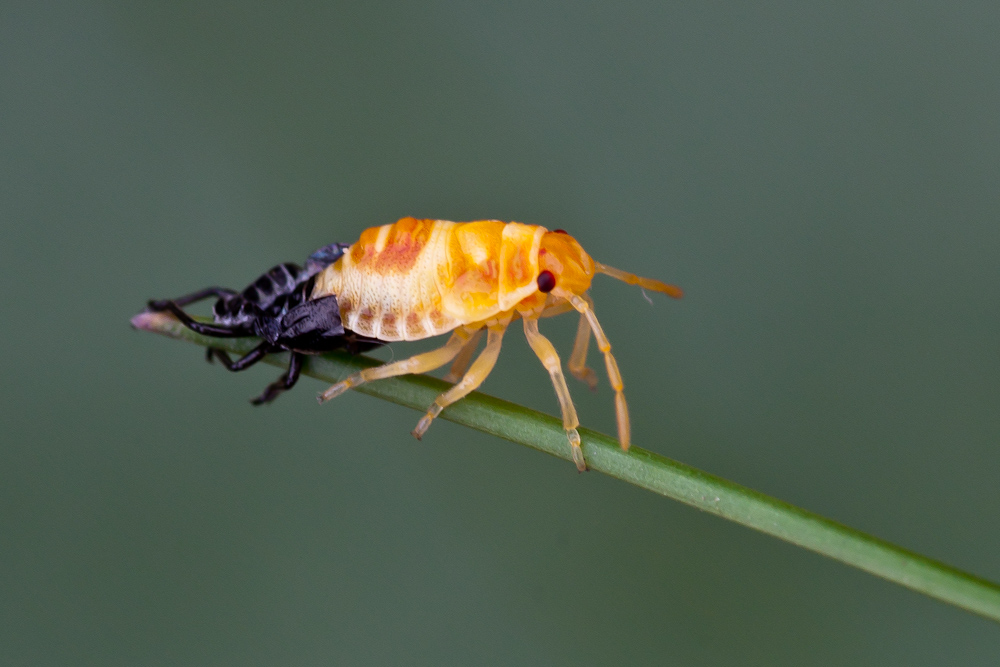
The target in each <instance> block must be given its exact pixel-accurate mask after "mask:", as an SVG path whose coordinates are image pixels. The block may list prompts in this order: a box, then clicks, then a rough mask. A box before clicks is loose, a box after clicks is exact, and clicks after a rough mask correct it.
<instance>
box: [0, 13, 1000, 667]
mask: <svg viewBox="0 0 1000 667" xmlns="http://www.w3.org/2000/svg"><path fill="white" fill-rule="evenodd" d="M998 26H1000V6H998V5H996V4H994V3H985V2H983V3H979V2H947V3H946V2H937V3H926V2H925V3H905V5H898V6H895V7H894V8H893V7H890V6H889V4H888V3H879V4H874V5H873V4H872V3H864V2H853V3H835V4H834V5H829V4H826V5H820V4H818V3H814V4H811V5H802V4H800V3H788V2H785V3H782V2H765V3H756V4H755V6H754V7H749V6H747V5H746V4H744V3H736V2H700V3H687V4H684V5H668V4H667V3H662V2H647V3H642V2H632V3H626V4H620V3H612V2H605V3H568V2H566V3H557V2H547V3H534V2H523V3H518V2H505V3H496V4H486V3H475V4H472V3H457V2H426V3H384V4H383V3H330V2H325V3H318V2H308V3H307V2H284V3H272V4H263V3H249V2H243V3H237V2H178V1H176V0H174V1H172V2H164V1H159V2H144V3H132V2H114V1H110V0H109V1H106V2H97V1H91V2H88V1H85V0H81V1H79V2H66V1H59V0H56V1H54V2H46V3H28V2H10V1H8V2H4V3H3V4H2V5H0V165H2V178H0V219H2V226H0V252H2V262H0V279H2V281H3V289H2V290H0V307H2V313H3V316H2V317H0V330H2V331H3V347H4V353H3V354H2V356H0V368H2V371H0V372H2V378H3V382H2V384H0V398H2V408H0V418H2V427H3V434H4V437H3V446H2V450H0V451H2V458H0V460H2V465H0V535H2V537H0V662H2V663H4V664H12V665H13V664H18V665H29V664H38V665H41V664H75V665H84V664H92V665H175V664H188V665H221V664H234V665H235V664H241V665H242V664H293V665H299V664H301V665H310V664H317V665H318V664H449V663H451V664H456V663H464V664H472V663H490V664H552V665H569V664H612V663H617V664H680V665H746V664H753V665H802V664H810V665H846V664H850V665H885V664H907V665H940V664H946V663H950V664H962V665H975V664H982V665H986V664H996V659H997V656H998V655H1000V628H997V627H996V626H995V625H994V624H992V623H990V622H987V621H985V620H982V619H979V618H978V617H975V616H972V615H970V614H968V613H966V612H963V611H959V610H956V609H953V608H950V607H947V606H945V605H943V604H940V603H938V602H935V601H932V600H929V599H927V598H924V597H921V596H919V595H917V594H914V593H911V592H909V591H907V590H904V589H902V588H900V587H897V586H894V585H890V584H887V583H885V582H883V581H881V580H878V579H876V578H874V577H872V576H869V575H867V574H864V573H861V572H857V571H854V570H852V569H849V568H847V567H845V566H842V565H840V564H837V563H834V562H832V561H829V560H826V559H824V558H821V557H819V556H816V555H814V554H812V553H808V552H805V551H803V550H801V549H798V548H795V547H792V546H789V545H786V544H784V543H781V542H778V541H776V540H774V539H772V538H768V537H764V536H761V535H758V534H755V533H752V532H751V531H749V530H746V529H744V528H741V527H738V526H735V525H732V524H728V523H726V522H724V521H722V520H720V519H717V518H714V517H711V516H708V515H703V514H700V513H698V512H696V511H694V510H691V509H689V508H686V507H684V506H681V505H679V504H677V503H674V502H672V501H669V500H666V499H664V498H660V497H656V496H654V495H652V494H650V493H647V492H643V491H639V490H636V489H634V488H632V487H629V486H628V485H625V484H623V483H620V482H617V481H614V480H611V479H608V478H604V477H602V476H600V475H597V474H587V475H578V474H577V473H576V471H575V469H574V468H573V466H572V465H571V464H570V463H567V462H564V461H558V460H555V459H551V458H549V457H546V456H544V455H541V454H538V453H536V452H533V451H530V450H527V449H525V448H521V447H517V446H514V445H511V444H509V443H506V442H502V441H499V440H496V439H493V438H490V437H487V436H485V435H482V434H479V433H476V432H471V431H468V430H465V429H462V428H460V427H457V426H455V425H452V424H449V423H445V422H439V423H437V424H435V426H434V427H433V429H432V430H431V432H430V433H429V434H428V437H426V438H425V439H424V441H423V442H421V443H417V442H416V441H414V440H413V438H411V437H410V435H409V431H410V429H411V428H412V427H413V425H414V424H415V422H416V420H417V418H418V416H419V415H418V414H417V413H416V412H411V411H407V410H405V409H403V408H399V407H396V406H393V405H389V404H386V403H382V402H380V401H377V400H375V399H372V398H368V397H365V396H361V395H354V394H352V395H348V396H344V397H342V398H339V399H337V400H336V401H335V402H333V403H331V404H328V405H325V406H323V407H318V406H317V405H316V403H315V401H314V400H313V397H314V394H315V393H316V392H318V391H319V390H321V389H322V387H323V385H321V384H320V383H318V382H316V381H315V380H311V379H306V380H303V382H302V383H301V384H300V386H299V387H298V388H297V389H296V391H294V392H291V393H290V394H288V395H286V396H283V397H282V398H281V399H280V400H278V401H277V402H276V403H275V404H274V405H272V406H269V407H266V408H258V409H254V408H252V407H251V406H250V405H249V404H248V403H247V399H248V398H249V397H251V396H253V395H256V393H258V392H259V391H260V390H261V389H262V387H263V386H264V385H265V384H266V383H268V382H270V381H271V380H272V379H273V378H274V377H276V375H277V374H278V371H277V370H276V369H274V368H272V367H261V368H258V369H253V370H251V371H248V372H246V373H244V374H241V375H233V374H229V373H226V372H225V371H224V370H222V369H221V368H219V367H218V365H215V366H209V365H208V364H206V363H204V361H203V359H202V353H201V351H200V349H198V348H196V347H194V346H191V345H187V344H182V343H177V342H170V341H167V340H165V339H163V338H160V337H156V336H152V335H148V334H141V333H138V332H134V331H132V330H131V329H130V328H129V327H128V324H127V323H128V318H129V317H130V316H131V315H133V314H134V313H135V312H137V311H138V310H139V309H141V308H142V306H143V304H144V302H145V300H146V299H148V298H152V297H158V298H162V297H168V296H176V295H179V294H182V293H185V292H188V291H190V290H193V289H196V288H200V287H203V286H205V285H212V284H223V285H228V286H232V287H242V286H243V285H245V284H246V283H247V282H249V281H250V280H252V279H253V278H255V277H256V276H257V275H258V274H260V273H261V272H263V271H264V270H266V269H267V268H269V267H270V266H272V265H273V264H275V263H277V262H279V261H299V262H301V261H302V260H304V258H305V257H306V255H308V254H309V253H310V252H311V251H312V250H313V249H315V248H317V247H319V246H321V245H324V244H327V243H330V242H332V241H344V242H350V241H353V240H354V239H355V238H356V237H357V236H358V234H359V232H360V231H361V230H362V229H364V228H365V227H368V226H372V225H378V224H384V223H388V222H392V221H394V220H396V219H397V218H399V217H402V216H405V215H414V216H418V217H430V218H445V219H452V220H469V219H477V218H500V219H504V220H519V221H524V222H529V223H536V224H542V225H546V226H548V227H550V228H556V227H563V228H566V229H567V230H569V231H570V232H571V233H573V234H574V235H575V236H576V237H577V238H578V239H580V241H581V242H582V243H583V245H584V247H585V248H587V249H588V250H589V251H590V252H591V253H592V254H593V255H594V256H595V257H596V258H597V259H598V260H600V261H603V262H606V263H608V264H611V265H613V266H618V267H621V268H623V269H627V270H631V271H635V272H637V273H640V274H643V275H650V276H654V277H657V278H660V279H663V280H666V281H669V282H675V283H677V284H679V285H681V286H683V287H684V289H685V290H686V292H687V296H686V298H685V299H684V300H683V301H681V302H674V301H671V300H669V299H666V298H663V297H662V296H659V295H652V304H650V303H648V302H647V301H646V300H645V299H644V298H643V295H642V293H641V292H640V291H639V290H637V289H635V288H632V287H628V286H625V285H622V284H620V283H617V282H614V281H611V280H609V279H600V278H599V279H598V280H597V282H596V284H595V287H594V290H593V294H594V298H595V300H596V303H597V311H598V313H599V315H600V316H601V319H602V322H603V323H604V326H605V329H606V331H607V333H608V336H609V337H610V339H611V340H612V342H613V343H614V344H615V346H616V347H615V349H616V351H617V355H618V360H619V364H620V366H621V369H622V372H623V374H624V377H625V382H626V386H627V392H628V396H629V400H630V406H631V411H632V416H633V433H634V441H635V442H636V443H637V444H639V445H640V446H644V447H648V448H650V449H653V450H655V451H657V452H660V453H662V454H664V455H667V456H670V457H672V458H676V459H679V460H681V461H684V462H686V463H689V464H692V465H695V466H698V467H700V468H703V469H705V470H708V471H710V472H713V473H716V474H719V475H722V476H725V477H728V478H731V479H733V480H736V481H738V482H740V483H743V484H746V485H748V486H751V487H753V488H756V489H759V490H761V491H764V492H766V493H769V494H772V495H775V496H777V497H779V498H782V499H784V500H787V501H790V502H793V503H795V504H798V505H801V506H804V507H806V508H808V509H810V510H813V511H816V512H819V513H821V514H824V515H826V516H829V517H832V518H834V519H837V520H839V521H842V522H844V523H847V524H849V525H851V526H855V527H858V528H860V529H862V530H865V531H869V532H872V533H874V534H876V535H878V536H880V537H883V538H886V539H889V540H891V541H894V542H897V543H899V544H901V545H903V546H905V547H908V548H910V549H913V550H916V551H918V552H921V553H925V554H927V555H929V556H932V557H935V558H939V559H942V560H944V561H946V562H949V563H951V564H954V565H956V566H958V567H961V568H963V569H967V570H969V571H971V572H974V573H976V574H979V575H981V576H985V577H987V578H991V579H1000V531H998V530H997V527H998V520H997V517H998V515H1000V484H998V479H1000V446H998V444H1000V442H998V441H1000V412H998V397H1000V309H998V300H997V292H998V286H1000V261H998V257H997V255H998V252H997V251H998V247H1000V224H998V220H1000V195H998V193H1000V189H998V185H1000V183H998V180H1000V169H998V161H1000V134H998V111H1000V66H998V65H1000V60H998V58H1000V43H998V40H997V34H998V33H997V29H998ZM574 330H575V320H574V318H561V319H560V320H556V321H547V322H545V323H543V331H545V332H546V333H547V334H549V335H550V336H551V337H552V339H553V340H554V342H555V343H556V345H557V347H559V348H560V349H561V350H563V351H564V355H568V352H569V348H570V346H571V342H572V334H573V331H574ZM414 349H419V345H416V346H414V345H409V346H408V345H396V346H393V348H392V350H390V351H388V352H386V353H384V354H391V355H394V356H395V357H396V358H400V356H401V355H406V354H409V353H411V352H412V351H413V350H414ZM564 358H565V356H564ZM592 362H594V365H595V366H596V367H597V368H600V366H599V361H598V360H597V359H594V358H593V357H592ZM601 376H602V383H603V373H601ZM571 388H572V391H573V392H574V396H575V398H576V400H577V406H578V408H579V411H580V414H581V418H582V421H583V423H584V425H585V426H588V427H591V428H596V429H599V430H602V431H605V432H614V417H613V413H614V411H613V404H612V394H611V392H610V390H609V389H608V388H607V386H606V383H604V384H602V387H601V388H600V390H599V391H598V392H597V393H596V394H593V395H592V394H590V393H589V392H588V391H586V388H585V387H584V386H583V385H581V384H579V383H574V384H573V385H572V387H571ZM484 389H485V391H487V392H489V393H492V394H496V395H499V396H501V397H505V398H509V399H513V400H516V401H518V402H521V403H524V404H527V405H530V406H532V407H536V408H539V409H541V410H544V411H546V412H549V413H551V414H555V413H556V412H557V406H556V401H555V397H554V395H553V392H552V388H551V385H550V383H549V381H548V378H547V376H546V374H545V372H544V370H543V369H542V368H541V366H540V365H539V364H538V362H537V361H536V360H535V359H534V358H533V356H532V355H531V352H530V350H529V349H528V346H527V345H526V344H525V342H524V340H523V337H522V336H521V335H511V336H509V337H508V340H507V342H506V343H505V348H504V351H503V353H502V355H501V362H500V364H499V365H498V369H497V371H496V372H495V373H494V374H493V376H491V377H490V379H489V381H488V382H487V383H486V385H485V387H484Z"/></svg>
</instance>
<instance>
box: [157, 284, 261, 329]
mask: <svg viewBox="0 0 1000 667" xmlns="http://www.w3.org/2000/svg"><path fill="white" fill-rule="evenodd" d="M212 289H214V288H212ZM188 296H191V295H188ZM207 296H211V295H207ZM184 298H187V297H184ZM202 298H205V297H202ZM148 305H149V309H150V310H152V311H156V312H162V311H164V310H166V311H169V312H171V313H173V314H174V317H176V318H177V319H178V320H180V321H181V324H183V325H184V326H186V327H187V328H188V329H190V330H191V331H193V332H195V333H199V334H202V335H203V336H212V337H214V338H240V337H242V336H249V335H252V334H251V333H250V332H248V331H247V330H246V329H244V328H237V329H233V328H229V327H226V326H222V325H220V324H207V323H205V322H196V321H195V320H193V319H191V316H190V315H188V314H187V313H185V312H184V310H183V309H181V307H180V306H179V305H177V302H176V301H172V300H170V299H164V300H162V301H150V302H149V304H148Z"/></svg>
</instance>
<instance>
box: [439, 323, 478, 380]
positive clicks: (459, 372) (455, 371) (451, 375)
mask: <svg viewBox="0 0 1000 667" xmlns="http://www.w3.org/2000/svg"><path fill="white" fill-rule="evenodd" d="M483 331H484V330H483V329H480V330H479V331H477V332H476V333H474V334H472V338H470V339H469V342H468V343H466V344H465V347H463V348H462V351H461V352H459V353H458V356H457V357H455V361H454V362H453V363H452V364H451V369H450V370H449V371H448V374H447V375H445V376H444V378H442V379H443V380H444V381H445V382H458V381H459V380H460V379H461V378H462V376H463V375H465V372H466V371H467V370H469V364H471V363H472V357H473V355H474V354H475V353H476V348H477V347H479V341H481V340H482V339H483Z"/></svg>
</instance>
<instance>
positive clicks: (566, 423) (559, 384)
mask: <svg viewBox="0 0 1000 667" xmlns="http://www.w3.org/2000/svg"><path fill="white" fill-rule="evenodd" d="M588 335H589V330H588ZM524 336H525V338H527V339H528V344H529V345H531V349H532V350H534V351H535V354H536V355H537V356H538V359H539V360H540V361H541V362H542V365H543V366H545V370H547V371H548V372H549V377H551V378H552V386H553V387H555V390H556V397H557V398H558V399H559V407H560V409H561V410H562V418H563V429H565V431H566V437H567V439H568V440H569V444H570V451H571V452H572V454H573V463H575V464H576V469H577V470H579V471H580V472H584V471H585V470H586V469H587V462H586V461H585V460H584V458H583V449H582V448H581V447H580V434H579V432H577V430H576V427H577V426H579V425H580V420H579V418H578V417H577V416H576V408H575V407H573V398H572V397H571V396H570V394H569V387H567V386H566V377H565V376H564V375H563V372H562V364H561V363H560V362H559V354H558V353H557V352H556V348H555V347H553V345H552V343H551V342H550V341H549V339H548V338H546V337H545V336H543V335H542V334H541V333H540V332H539V331H538V320H536V319H525V320H524ZM585 351H586V350H585ZM588 370H589V369H588ZM591 372H593V371H591Z"/></svg>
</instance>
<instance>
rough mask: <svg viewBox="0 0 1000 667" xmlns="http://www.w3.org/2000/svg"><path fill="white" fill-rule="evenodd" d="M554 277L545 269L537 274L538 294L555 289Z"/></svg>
mask: <svg viewBox="0 0 1000 667" xmlns="http://www.w3.org/2000/svg"><path fill="white" fill-rule="evenodd" d="M555 286H556V277H555V276H554V275H552V272H551V271H549V270H548V269H546V270H545V271H542V272H541V273H539V274H538V291H539V292H551V291H552V290H553V289H555Z"/></svg>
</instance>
